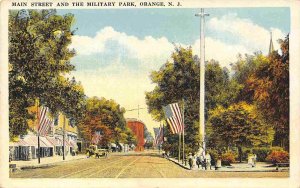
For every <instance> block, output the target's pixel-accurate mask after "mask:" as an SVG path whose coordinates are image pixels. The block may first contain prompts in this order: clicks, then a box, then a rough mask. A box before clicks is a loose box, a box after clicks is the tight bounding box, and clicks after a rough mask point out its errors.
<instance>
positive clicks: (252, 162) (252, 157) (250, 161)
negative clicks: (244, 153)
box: [248, 154, 254, 167]
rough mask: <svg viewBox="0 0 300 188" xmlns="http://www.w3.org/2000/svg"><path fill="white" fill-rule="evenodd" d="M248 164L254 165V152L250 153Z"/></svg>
mask: <svg viewBox="0 0 300 188" xmlns="http://www.w3.org/2000/svg"><path fill="white" fill-rule="evenodd" d="M248 165H250V166H251V167H254V156H253V155H252V154H249V155H248Z"/></svg>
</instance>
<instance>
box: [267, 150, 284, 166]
mask: <svg viewBox="0 0 300 188" xmlns="http://www.w3.org/2000/svg"><path fill="white" fill-rule="evenodd" d="M266 160H267V161H270V162H272V163H273V164H275V163H284V162H289V153H288V152H287V151H283V150H282V151H279V150H273V151H272V152H271V153H270V154H269V155H268V156H267V158H266Z"/></svg>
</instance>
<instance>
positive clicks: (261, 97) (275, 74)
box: [247, 36, 289, 149]
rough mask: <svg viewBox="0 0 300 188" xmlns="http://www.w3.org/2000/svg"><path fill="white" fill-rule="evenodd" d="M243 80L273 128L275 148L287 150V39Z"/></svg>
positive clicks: (280, 41)
mask: <svg viewBox="0 0 300 188" xmlns="http://www.w3.org/2000/svg"><path fill="white" fill-rule="evenodd" d="M279 43H280V45H281V51H282V55H280V54H279V53H278V52H273V53H272V54H271V55H270V56H269V61H268V62H266V63H262V64H260V66H259V67H258V70H257V71H256V72H255V73H253V74H252V75H251V76H250V77H249V79H248V80H247V84H248V85H249V88H250V89H251V90H252V92H253V93H254V99H255V100H256V101H257V104H258V106H259V107H260V109H261V111H262V113H263V114H264V115H265V117H266V119H267V120H268V121H269V122H271V123H272V124H273V125H274V129H275V131H276V135H275V144H277V145H279V146H282V147H285V148H287V149H288V148H289V139H288V135H289V36H287V37H286V38H285V40H279Z"/></svg>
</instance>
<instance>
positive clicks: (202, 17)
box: [195, 8, 209, 156]
mask: <svg viewBox="0 0 300 188" xmlns="http://www.w3.org/2000/svg"><path fill="white" fill-rule="evenodd" d="M195 16H199V17H200V101H199V102H200V109H199V122H200V126H199V134H200V139H201V141H200V144H199V145H200V148H199V150H201V145H202V149H203V151H202V153H203V155H204V156H205V147H206V146H205V114H204V109H205V41H204V40H205V36H204V22H205V16H209V14H207V13H204V9H203V8H201V11H200V13H198V14H196V15H195Z"/></svg>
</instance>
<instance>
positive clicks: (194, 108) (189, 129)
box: [146, 47, 239, 153]
mask: <svg viewBox="0 0 300 188" xmlns="http://www.w3.org/2000/svg"><path fill="white" fill-rule="evenodd" d="M171 58H172V61H167V62H166V63H165V64H164V65H163V66H162V67H161V68H160V70H158V71H153V72H152V73H151V76H150V78H151V80H152V81H153V83H155V84H156V87H155V88H154V90H153V91H150V92H146V103H147V105H148V111H149V113H150V114H151V115H152V117H153V119H155V120H157V121H161V120H163V119H164V112H163V110H162V106H165V105H167V104H170V103H174V102H179V104H180V106H183V99H184V108H185V113H184V117H185V125H186V127H185V134H186V135H188V136H186V137H185V141H186V143H188V144H187V145H186V150H187V151H191V152H196V151H197V150H198V149H199V140H200V136H199V93H200V92H199V91H200V89H199V88H200V87H199V82H200V81H199V79H200V78H199V65H198V63H199V62H198V59H197V58H196V57H194V56H193V54H192V49H191V48H182V47H178V48H175V51H174V52H173V53H172V55H171ZM206 71H207V74H206V76H205V82H206V85H207V87H206V89H207V91H206V96H205V97H206V98H205V101H206V109H205V112H206V114H207V112H208V111H209V110H210V109H212V108H214V107H215V106H216V105H217V104H222V105H225V106H226V105H229V104H230V102H231V101H232V99H234V98H235V95H236V94H237V93H238V89H239V87H238V84H237V83H233V82H232V83H231V82H230V80H229V74H228V71H227V70H226V69H222V68H221V67H220V65H219V63H218V62H216V61H214V60H211V61H210V62H207V63H206ZM206 117H207V116H206ZM165 136H166V137H167V138H168V141H167V142H168V143H165V144H164V148H165V149H170V150H172V152H174V153H176V151H177V150H178V149H177V148H178V135H172V134H170V130H169V127H168V126H167V130H166V133H165Z"/></svg>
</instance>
